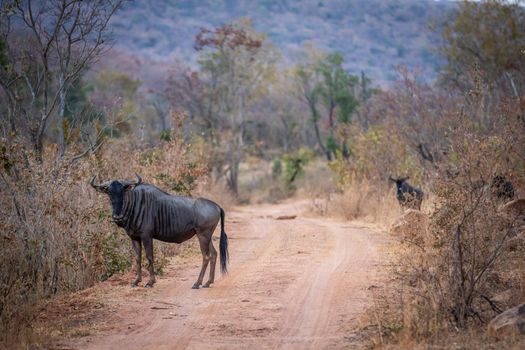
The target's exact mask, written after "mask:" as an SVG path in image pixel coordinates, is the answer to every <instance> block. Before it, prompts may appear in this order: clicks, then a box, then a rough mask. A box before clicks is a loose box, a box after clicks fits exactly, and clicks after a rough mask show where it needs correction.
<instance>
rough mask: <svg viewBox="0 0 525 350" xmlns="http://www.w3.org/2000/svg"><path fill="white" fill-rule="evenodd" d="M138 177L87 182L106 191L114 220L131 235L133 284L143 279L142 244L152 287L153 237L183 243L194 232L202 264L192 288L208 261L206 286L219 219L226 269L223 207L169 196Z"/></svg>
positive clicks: (212, 267)
mask: <svg viewBox="0 0 525 350" xmlns="http://www.w3.org/2000/svg"><path fill="white" fill-rule="evenodd" d="M135 175H136V176H137V181H119V180H112V181H107V182H105V183H103V184H100V185H97V184H95V178H96V176H93V177H92V178H91V180H90V181H89V183H90V184H91V186H93V188H94V189H95V190H97V191H98V192H102V193H106V194H107V195H109V199H110V201H111V206H112V210H113V215H112V217H113V221H114V222H115V223H116V224H117V225H118V226H120V227H122V228H124V229H125V230H126V233H127V234H128V236H129V237H130V238H131V242H132V245H133V250H134V251H135V255H136V267H137V278H136V279H135V281H134V282H133V283H132V286H133V287H135V286H137V284H138V283H139V282H140V281H141V280H142V271H141V260H142V246H144V250H145V251H146V258H147V259H148V271H149V276H150V277H149V281H148V283H146V285H145V287H153V284H154V283H155V274H154V271H153V239H158V240H160V241H163V242H171V243H182V242H184V241H186V240H188V239H190V238H191V237H193V236H195V235H196V236H197V238H198V239H199V244H200V248H201V253H202V268H201V272H200V274H199V277H198V279H197V281H196V282H195V283H194V284H193V287H192V288H195V289H197V288H199V286H200V285H201V284H202V280H203V278H204V274H205V272H206V268H207V267H208V263H210V274H209V280H208V281H207V282H206V283H205V284H204V285H203V287H205V288H207V287H209V286H210V285H211V284H212V283H213V281H214V278H215V264H216V262H217V251H216V250H215V248H214V247H213V242H212V236H213V231H214V230H215V227H217V224H218V223H219V220H220V221H221V236H220V241H219V250H220V263H221V271H222V272H223V273H226V272H227V269H226V267H227V263H228V237H227V236H226V232H225V231H224V210H223V209H222V208H221V207H220V206H219V205H218V204H216V203H214V202H212V201H210V200H208V199H204V198H198V199H195V198H190V197H182V196H172V195H170V194H168V193H166V192H164V191H163V190H161V189H159V188H158V187H155V186H153V185H151V184H147V183H143V182H142V179H141V178H140V176H139V175H138V174H135Z"/></svg>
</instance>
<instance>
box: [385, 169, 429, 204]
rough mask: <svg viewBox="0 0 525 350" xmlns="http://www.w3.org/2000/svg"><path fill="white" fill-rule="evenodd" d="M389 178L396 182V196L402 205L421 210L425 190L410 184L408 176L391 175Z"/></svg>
mask: <svg viewBox="0 0 525 350" xmlns="http://www.w3.org/2000/svg"><path fill="white" fill-rule="evenodd" d="M388 179H389V180H390V181H393V182H395V183H396V197H397V201H398V202H399V205H401V207H403V208H412V209H417V210H421V202H422V201H423V191H421V189H419V188H416V187H412V186H410V184H409V183H408V182H407V180H408V176H407V177H398V178H397V179H394V178H392V176H389V177H388Z"/></svg>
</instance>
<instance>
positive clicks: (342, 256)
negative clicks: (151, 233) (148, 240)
mask: <svg viewBox="0 0 525 350" xmlns="http://www.w3.org/2000/svg"><path fill="white" fill-rule="evenodd" d="M304 204H305V203H304V202H303V203H301V202H295V203H287V204H279V205H273V206H270V205H268V206H250V207H241V208H238V209H236V210H234V211H230V212H229V213H228V212H227V213H226V214H227V216H226V231H227V233H228V235H229V237H230V265H229V271H230V273H229V275H227V276H223V277H219V278H218V280H217V281H216V283H215V284H214V285H213V286H212V288H209V289H200V290H192V289H191V288H190V287H191V285H192V283H193V282H194V280H195V279H196V277H197V275H198V271H199V267H200V258H199V257H197V256H195V257H192V258H191V260H190V261H191V262H189V263H187V264H183V266H178V267H175V268H174V269H173V270H172V272H171V273H170V274H168V277H164V278H161V279H159V280H158V282H157V284H156V285H155V288H154V289H152V290H149V289H145V288H135V289H131V288H129V287H127V286H121V287H118V288H115V289H114V290H112V296H111V298H110V301H109V303H110V305H111V312H110V313H109V314H108V315H106V317H105V318H104V319H103V320H94V321H93V322H95V323H96V322H99V323H104V324H105V327H102V328H101V329H102V331H99V332H96V333H94V334H90V335H88V336H86V337H83V338H76V339H70V340H69V341H67V347H71V348H82V349H84V348H87V349H179V348H187V349H226V348H228V349H232V348H233V349H246V348H253V349H265V348H269V349H274V348H290V349H307V348H311V349H321V348H330V349H333V348H348V347H350V346H359V345H360V344H359V340H358V339H357V340H356V338H355V334H354V336H353V332H354V331H355V329H356V328H357V326H358V317H359V316H360V315H361V314H362V312H363V311H364V309H365V307H366V306H367V303H369V302H370V300H369V297H368V294H369V293H368V288H369V287H370V286H371V285H373V284H374V283H375V284H378V283H377V282H375V280H376V279H377V276H378V274H377V272H378V269H380V268H381V254H380V251H381V249H380V246H381V244H382V241H383V240H382V238H381V237H382V236H383V235H382V234H380V233H376V232H374V231H371V230H369V229H366V228H360V227H357V226H355V225H352V224H348V223H345V222H340V221H336V220H331V219H326V218H310V217H305V216H303V215H301V213H302V212H303V210H304ZM289 214H294V215H295V214H297V215H298V216H297V218H295V219H293V220H276V219H275V218H276V217H278V216H280V215H289ZM215 244H216V245H217V244H218V242H217V241H216V242H215Z"/></svg>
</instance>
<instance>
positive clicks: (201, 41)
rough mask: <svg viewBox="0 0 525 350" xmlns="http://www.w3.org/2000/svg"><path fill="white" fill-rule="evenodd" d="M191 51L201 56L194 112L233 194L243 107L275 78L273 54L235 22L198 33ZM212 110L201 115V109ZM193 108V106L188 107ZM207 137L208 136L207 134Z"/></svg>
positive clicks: (261, 38) (246, 118)
mask: <svg viewBox="0 0 525 350" xmlns="http://www.w3.org/2000/svg"><path fill="white" fill-rule="evenodd" d="M195 48H196V49H197V50H198V51H200V52H201V55H200V60H199V63H200V66H201V74H200V76H199V77H198V78H197V77H196V78H197V79H198V81H199V82H201V90H200V92H199V93H198V94H195V95H193V96H192V97H196V98H197V99H199V100H201V102H197V106H198V108H193V110H194V111H196V112H201V113H202V112H204V113H202V115H201V117H203V118H205V119H207V123H208V125H209V126H210V127H213V126H217V127H218V130H219V132H220V135H215V136H214V140H215V142H216V143H217V146H218V149H219V150H222V152H223V153H222V154H220V155H218V156H219V157H223V158H224V160H225V162H226V164H227V173H228V178H227V182H228V186H229V188H230V189H231V190H232V192H234V193H235V194H237V192H238V176H239V165H240V162H241V160H242V158H243V156H244V153H245V151H246V148H247V146H248V124H249V123H250V112H249V107H250V105H251V104H252V103H254V102H255V101H257V100H258V99H260V98H261V96H263V95H264V94H265V93H266V92H267V89H268V86H269V83H270V82H271V81H272V79H273V76H274V73H275V62H276V60H277V54H276V51H275V50H274V48H273V47H272V45H271V44H270V42H269V41H268V40H267V38H266V36H265V35H264V34H261V33H257V32H256V31H255V30H254V29H253V27H252V25H251V23H250V22H249V21H247V20H241V21H238V22H235V23H233V24H229V25H224V26H221V27H218V28H215V29H213V30H207V29H202V30H201V32H200V33H199V34H198V35H197V37H196V41H195ZM202 100H204V101H205V102H204V105H206V106H208V107H211V106H212V101H213V108H212V109H208V110H207V111H203V109H202V106H203V102H202ZM192 104H193V103H192ZM193 105H195V104H193ZM212 132H213V131H212Z"/></svg>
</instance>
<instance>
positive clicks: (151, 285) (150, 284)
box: [144, 283, 153, 288]
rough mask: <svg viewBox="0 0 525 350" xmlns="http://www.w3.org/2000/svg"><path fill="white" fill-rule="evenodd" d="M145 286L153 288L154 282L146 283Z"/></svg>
mask: <svg viewBox="0 0 525 350" xmlns="http://www.w3.org/2000/svg"><path fill="white" fill-rule="evenodd" d="M144 288H153V283H146V284H145V285H144Z"/></svg>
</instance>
